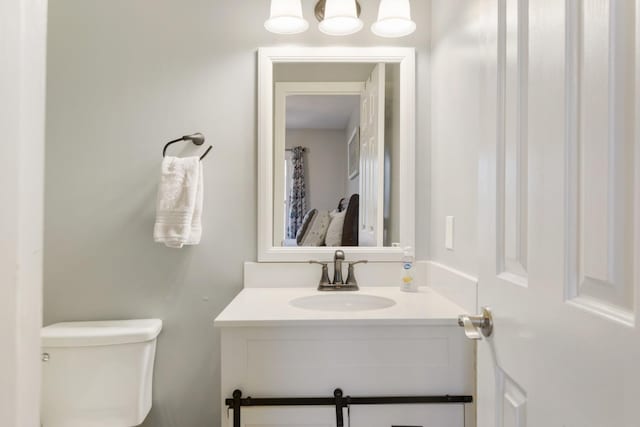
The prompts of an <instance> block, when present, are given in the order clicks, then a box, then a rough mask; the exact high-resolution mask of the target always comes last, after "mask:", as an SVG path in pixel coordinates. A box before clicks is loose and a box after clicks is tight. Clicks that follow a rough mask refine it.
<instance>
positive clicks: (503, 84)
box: [496, 0, 529, 287]
mask: <svg viewBox="0 0 640 427" xmlns="http://www.w3.org/2000/svg"><path fill="white" fill-rule="evenodd" d="M528 11H529V0H500V1H499V3H498V95H497V100H498V104H497V109H498V111H497V117H498V119H497V132H496V134H497V138H496V144H497V147H496V148H497V150H496V151H497V155H498V158H497V161H496V168H497V170H496V178H497V183H496V184H497V191H496V195H497V197H496V203H497V206H496V215H497V218H496V221H497V230H496V231H497V242H496V243H497V244H496V251H497V254H496V255H497V256H496V259H497V264H498V265H497V266H496V268H497V274H498V275H500V277H501V278H502V279H504V280H507V281H509V282H511V283H513V284H516V285H519V286H524V287H526V286H527V246H528V241H527V240H528V239H527V235H528V212H527V211H528V158H527V152H528V150H527V145H528V138H527V132H528V128H527V125H528V84H529V82H528V68H529V54H528V47H529V46H528V45H529V15H528Z"/></svg>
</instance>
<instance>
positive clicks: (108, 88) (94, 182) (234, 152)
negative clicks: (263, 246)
mask: <svg viewBox="0 0 640 427" xmlns="http://www.w3.org/2000/svg"><path fill="white" fill-rule="evenodd" d="M361 3H362V4H363V9H364V11H363V16H362V17H363V19H364V21H365V22H366V23H367V27H368V26H369V25H370V23H371V22H373V21H374V20H375V14H376V9H377V5H378V1H377V0H364V1H361ZM313 4H314V1H311V0H303V7H304V12H305V15H306V17H307V18H308V19H309V20H310V24H311V28H310V30H309V31H308V32H307V33H305V34H302V35H297V36H276V35H272V34H270V33H267V32H266V31H265V30H264V28H263V21H264V20H265V19H266V17H267V16H268V13H269V1H268V0H242V1H229V0H110V1H102V0H51V1H50V3H49V9H50V11H49V41H48V82H47V83H48V89H47V91H48V92H47V96H48V100H47V134H46V137H47V143H46V144H47V146H46V199H45V216H46V218H45V283H44V292H45V296H44V317H45V324H50V323H53V322H57V321H62V320H81V319H86V320H92V319H118V318H135V317H159V318H161V319H163V321H164V330H163V332H162V335H161V336H160V341H159V346H158V353H157V358H156V362H157V364H156V374H155V384H154V406H153V409H152V411H151V414H150V415H149V417H148V419H147V421H146V422H145V424H144V425H145V426H153V427H170V426H171V427H174V426H175V427H178V426H179V427H205V426H207V427H209V426H215V425H217V424H218V420H219V419H220V418H219V413H220V407H219V404H218V402H219V398H220V396H219V369H220V368H219V363H220V360H219V337H218V334H217V332H216V331H215V330H214V329H213V325H212V321H213V319H214V318H215V316H216V315H217V314H218V313H219V312H220V311H221V310H222V308H223V307H224V306H225V305H226V304H227V303H228V302H229V301H230V300H231V299H232V298H233V297H234V296H235V295H236V294H237V293H238V292H239V291H240V289H241V287H242V262H243V261H246V260H249V261H251V260H255V258H256V237H255V236H256V221H257V217H256V126H255V122H256V110H257V99H256V68H257V61H256V49H257V48H258V47H260V46H274V45H281V44H282V45H284V44H292V43H293V44H298V45H314V46H318V45H345V44H348V45H355V46H373V45H402V46H415V47H417V54H418V57H417V59H418V61H417V63H418V69H417V75H418V81H417V90H418V93H417V117H418V125H417V126H418V127H417V130H418V134H417V135H418V139H417V142H418V144H417V145H418V148H417V153H416V156H417V159H419V160H418V167H417V175H418V195H417V206H418V208H417V215H416V217H417V219H418V223H417V234H418V235H417V241H418V242H419V245H418V248H417V249H418V256H419V257H422V258H425V257H426V253H427V250H428V245H427V240H426V237H427V234H428V229H429V223H428V220H427V207H428V206H427V187H426V183H427V182H428V174H427V170H426V167H425V166H424V165H426V155H427V153H428V149H427V141H426V140H427V138H428V132H429V128H428V120H423V118H425V117H427V118H428V98H427V96H428V92H427V91H428V84H429V76H428V74H427V71H428V70H427V64H428V62H427V61H428V59H427V48H428V45H429V40H428V32H429V24H430V19H429V3H428V2H426V1H422V0H414V1H413V2H412V5H413V14H414V19H415V20H416V21H417V24H418V31H417V32H416V33H414V35H412V36H410V37H406V38H403V39H400V40H385V39H381V38H378V37H375V36H373V35H372V34H371V32H370V31H369V29H368V28H365V30H363V31H362V32H361V33H359V34H356V35H353V36H349V37H340V38H332V37H329V36H325V35H323V34H321V33H320V32H319V31H318V30H317V25H316V23H315V22H314V21H311V20H312V19H313V13H312V9H313ZM194 131H201V132H203V133H204V134H205V135H206V136H207V138H208V142H209V143H212V144H214V150H213V151H212V152H211V153H210V155H209V156H208V157H207V159H206V160H205V215H204V218H203V227H204V235H203V240H202V243H201V244H200V245H199V246H196V247H190V248H185V249H181V250H175V249H168V248H165V247H164V246H162V245H159V244H155V243H153V240H152V230H153V221H154V202H155V195H156V186H157V182H158V172H159V164H160V154H161V148H162V145H163V144H164V142H165V141H167V140H169V139H172V138H174V137H176V136H179V135H183V134H186V133H190V132H194ZM191 149H192V147H187V146H184V145H183V146H178V147H175V148H173V151H172V153H176V154H178V153H181V154H187V153H190V152H192V151H191Z"/></svg>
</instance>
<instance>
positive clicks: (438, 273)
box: [425, 261, 478, 313]
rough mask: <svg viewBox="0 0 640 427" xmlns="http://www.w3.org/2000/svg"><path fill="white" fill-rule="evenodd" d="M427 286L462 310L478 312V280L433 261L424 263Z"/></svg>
mask: <svg viewBox="0 0 640 427" xmlns="http://www.w3.org/2000/svg"><path fill="white" fill-rule="evenodd" d="M425 264H426V266H425V267H426V283H427V286H429V287H431V288H432V289H433V290H435V291H437V292H438V293H440V294H442V295H443V296H444V297H446V298H448V299H450V300H451V301H453V302H455V303H456V304H458V305H459V306H460V307H462V308H464V309H465V310H466V311H467V312H468V313H476V312H477V310H478V278H477V277H474V276H471V275H469V274H466V273H464V272H462V271H459V270H456V269H454V268H451V267H448V266H446V265H444V264H440V263H438V262H435V261H426V263H425Z"/></svg>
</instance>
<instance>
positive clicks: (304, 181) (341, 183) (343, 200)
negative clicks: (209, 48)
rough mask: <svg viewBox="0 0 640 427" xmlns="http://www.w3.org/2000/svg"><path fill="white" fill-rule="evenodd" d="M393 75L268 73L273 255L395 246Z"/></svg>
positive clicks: (313, 69) (290, 69) (292, 69)
mask: <svg viewBox="0 0 640 427" xmlns="http://www.w3.org/2000/svg"><path fill="white" fill-rule="evenodd" d="M397 68H398V66H397V65H396V64H384V63H379V64H378V63H354V64H344V63H335V64H332V63H321V64H318V63H315V64H293V63H285V64H277V65H276V66H275V68H274V93H275V114H274V144H275V150H274V179H275V181H274V227H273V230H274V236H273V241H274V246H287V247H310V246H312V247H318V246H391V245H392V243H393V242H397V241H398V228H399V227H398V213H397V203H398V202H397V192H398V189H397V188H394V184H395V183H397V181H398V178H397V176H398V170H397V166H396V164H395V163H397V160H398V156H399V147H398V145H399V143H398V132H397V123H398V111H397V109H398V107H397V105H398V95H397V91H398V90H399V84H398V82H396V81H394V80H395V79H396V78H397V75H398V69H397ZM328 76H331V80H327V77H328ZM394 161H395V162H394Z"/></svg>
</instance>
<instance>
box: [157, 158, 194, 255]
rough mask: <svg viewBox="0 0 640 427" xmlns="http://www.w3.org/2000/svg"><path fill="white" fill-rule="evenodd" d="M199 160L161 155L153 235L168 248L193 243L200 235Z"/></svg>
mask: <svg viewBox="0 0 640 427" xmlns="http://www.w3.org/2000/svg"><path fill="white" fill-rule="evenodd" d="M202 186H203V179H202V164H201V162H200V159H199V158H198V157H185V158H178V157H171V156H167V157H165V158H164V159H162V174H161V176H160V186H159V188H158V199H157V203H156V223H155V226H154V228H153V238H154V240H155V241H156V242H159V243H164V244H165V245H167V246H168V247H170V248H181V247H182V246H183V245H197V244H198V243H200V237H201V236H202V223H201V219H202V190H203V189H202Z"/></svg>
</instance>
